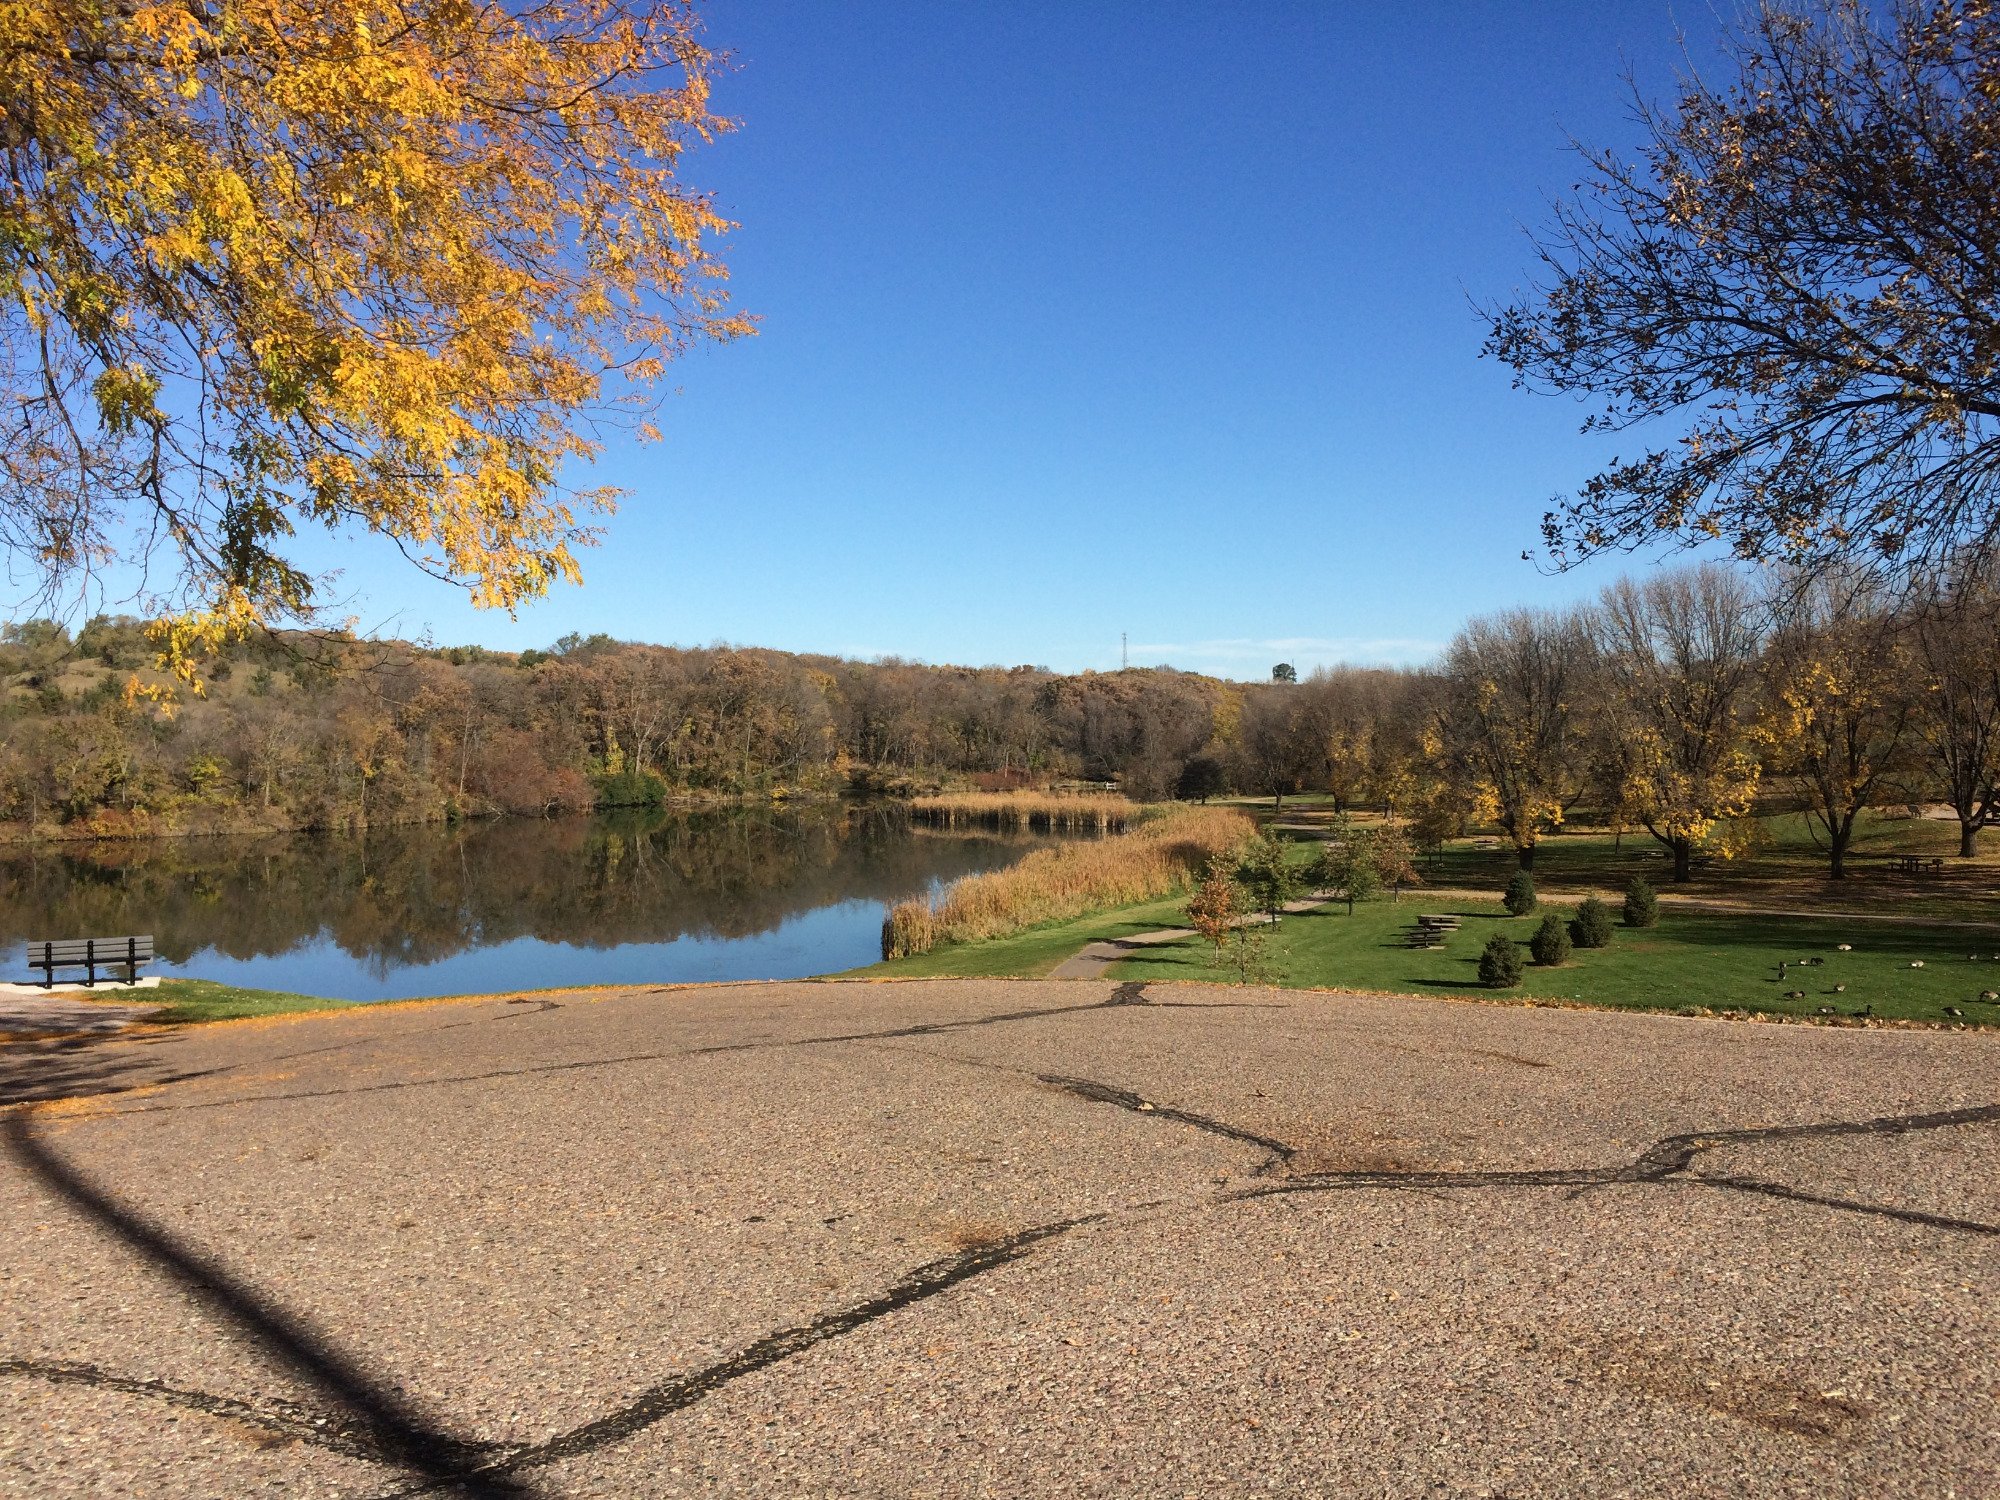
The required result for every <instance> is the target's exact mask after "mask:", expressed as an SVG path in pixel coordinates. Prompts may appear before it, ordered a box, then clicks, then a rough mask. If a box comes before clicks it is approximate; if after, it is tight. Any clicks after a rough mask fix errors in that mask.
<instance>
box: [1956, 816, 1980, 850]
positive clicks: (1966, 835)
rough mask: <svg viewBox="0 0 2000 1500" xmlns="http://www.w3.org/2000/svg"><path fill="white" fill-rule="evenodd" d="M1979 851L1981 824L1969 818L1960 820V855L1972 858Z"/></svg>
mask: <svg viewBox="0 0 2000 1500" xmlns="http://www.w3.org/2000/svg"><path fill="white" fill-rule="evenodd" d="M1978 852H1979V825H1978V824H1977V823H1974V822H1971V821H1969V820H1968V819H1965V818H1960V819H1959V820H1958V857H1959V858H1960V859H1971V858H1972V856H1973V855H1975V854H1977V853H1978Z"/></svg>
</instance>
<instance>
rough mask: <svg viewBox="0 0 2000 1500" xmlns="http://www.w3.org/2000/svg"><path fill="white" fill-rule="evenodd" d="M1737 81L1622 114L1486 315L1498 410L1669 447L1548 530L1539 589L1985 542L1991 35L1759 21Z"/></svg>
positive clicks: (1997, 76)
mask: <svg viewBox="0 0 2000 1500" xmlns="http://www.w3.org/2000/svg"><path fill="white" fill-rule="evenodd" d="M1727 56H1728V66H1729V67H1730V68H1731V69H1733V72H1734V76H1733V77H1731V78H1729V79H1727V80H1726V81H1724V82H1719V83H1711V82H1709V81H1707V80H1705V79H1702V78H1700V77H1691V78H1689V79H1688V80H1687V81H1685V82H1684V83H1683V85H1682V86H1681V87H1680V89H1679V92H1678V97H1677V98H1676V99H1675V100H1674V101H1673V103H1672V104H1671V105H1670V106H1667V107H1655V106H1652V105H1650V104H1648V103H1646V102H1645V101H1644V100H1643V99H1642V100H1640V101H1639V106H1638V119H1639V124H1640V126H1641V129H1642V133H1643V142H1642V144H1641V146H1640V147H1639V150H1638V152H1637V155H1636V157H1635V158H1633V159H1629V160H1628V159H1626V158H1625V157H1622V156H1620V155H1618V154H1616V153H1614V152H1610V151H1602V150H1593V149H1589V148H1580V150H1581V153H1582V156H1583V159H1584V162H1585V165H1586V173H1585V176H1586V180H1585V182H1583V183H1582V184H1581V185H1580V186H1579V188H1578V190H1577V193H1576V195H1575V196H1574V197H1573V198H1571V199H1569V200H1567V201H1563V202H1560V203H1558V204H1557V206H1556V208H1555V211H1554V219H1553V222H1552V224H1551V225H1550V226H1549V227H1548V229H1547V230H1546V231H1545V232H1544V233H1543V234H1542V235H1541V236H1540V237H1539V240H1538V246H1537V248H1538V250H1539V252H1540V258H1541V261H1542V264H1543V267H1544V269H1545V272H1546V276H1545V279H1544V281H1543V283H1542V284H1541V285H1538V286H1536V287H1535V288H1533V290H1532V291H1531V293H1529V294H1527V295H1525V296H1524V297H1523V298H1521V299H1520V300H1518V301H1515V302H1513V303H1511V304H1509V305H1503V306H1500V307H1497V308H1494V309H1492V310H1491V311H1490V313H1489V315H1488V316H1489V322H1490V335H1489V338H1488V341H1487V345H1486V349H1487V352H1488V353H1490V354H1493V355H1496V356H1497V357H1498V358H1499V359H1501V360H1502V361H1504V362H1505V363H1507V364H1509V365H1511V366H1512V367H1513V369H1514V371H1515V374H1516V382H1517V384H1523V385H1526V386H1529V387H1531V388H1535V389H1541V390H1547V391H1555V392H1564V393H1571V394H1583V395H1587V396H1590V397H1594V398H1597V405H1596V408H1595V410H1594V412H1593V416H1592V418H1591V420H1590V422H1589V423H1588V424H1587V430H1588V429H1589V428H1591V427H1594V428H1599V429H1608V430H1612V431H1623V430H1626V429H1631V428H1635V427H1639V426H1642V425H1646V424H1657V425H1659V426H1663V427H1666V428H1668V429H1670V432H1671V436H1670V437H1668V438H1667V439H1666V440H1664V441H1659V442H1655V443H1649V444H1648V445H1647V446H1646V447H1645V448H1643V450H1642V451H1640V452H1638V453H1636V454H1632V455H1629V456H1624V457H1620V458H1616V459H1613V460H1612V462H1611V463H1610V465H1609V466H1608V467H1606V468H1605V469H1604V470H1603V471H1602V472H1601V473H1599V474H1597V475H1596V476H1595V477H1594V478H1592V479H1590V480H1589V481H1588V482H1587V483H1585V484H1584V485H1583V486H1582V487H1581V488H1580V489H1579V490H1578V491H1577V493H1575V494H1574V495H1572V496H1570V497H1567V498H1565V499H1561V500H1559V501H1557V502H1556V507H1555V508H1554V509H1553V510H1551V511H1550V512H1549V514H1548V515H1547V517H1546V518H1545V520H1544V522H1543V532H1544V539H1545V543H1546V545H1547V548H1548V550H1549V554H1550V556H1551V557H1552V558H1553V559H1554V560H1555V562H1556V563H1557V564H1558V565H1559V566H1566V565H1569V564H1573V563H1575V562H1578V561H1580V560H1583V559H1585V558H1588V557H1591V556H1593V555H1596V554H1599V553H1602V552H1605V551H1610V550H1621V549H1630V548H1633V547H1637V546H1641V545H1644V544H1646V543H1649V542H1654V541H1657V540H1660V539H1671V540H1674V541H1678V542H1684V543H1686V542H1699V541H1702V540H1705V539H1711V538H1713V539H1720V540H1722V541H1724V542H1726V543H1727V544H1728V545H1729V546H1730V547H1732V548H1733V549H1734V551H1735V552H1736V553H1737V554H1738V555H1739V556H1742V557H1746V558H1758V559H1771V560H1778V561H1784V562H1788V563H1792V564H1803V565H1808V566H1819V565H1823V564H1825V563H1827V562H1829V561H1831V560H1834V559H1846V560H1849V561H1853V560H1856V559H1865V560H1867V561H1869V562H1871V563H1873V564H1876V565H1881V564H1884V563H1888V564H1893V565H1895V566H1897V567H1903V566H1908V565H1910V564H1912V563H1923V562H1936V561H1939V560H1941V559H1943V558H1946V557H1948V556H1951V555H1953V554H1957V553H1961V552H1963V551H1965V550H1967V549H1972V548H1982V547H1983V548H1990V547H1991V546H1992V545H1993V543H1994V542H1995V540H1996V538H2000V11H1996V7H1995V5H1994V4H1993V3H1992V0H1892V3H1890V4H1888V5H1873V4H1868V3H1865V0H1824V3H1821V4H1817V5H1815V6H1813V7H1812V8H1811V9H1801V8H1799V7H1798V6H1794V5H1790V4H1783V3H1771V0H1767V3H1764V4H1762V5H1760V6H1759V7H1758V8H1756V9H1755V10H1754V11H1753V12H1752V13H1751V16H1750V18H1749V20H1748V22H1747V24H1746V25H1745V26H1744V27H1743V28H1742V29H1741V30H1739V31H1737V32H1736V33H1734V34H1733V35H1732V36H1731V38H1730V40H1729V41H1728V43H1727Z"/></svg>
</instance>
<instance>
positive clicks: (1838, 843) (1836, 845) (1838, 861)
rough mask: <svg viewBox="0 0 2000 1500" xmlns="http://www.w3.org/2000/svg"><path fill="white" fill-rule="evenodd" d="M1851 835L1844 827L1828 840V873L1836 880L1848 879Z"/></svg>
mask: <svg viewBox="0 0 2000 1500" xmlns="http://www.w3.org/2000/svg"><path fill="white" fill-rule="evenodd" d="M1850 837H1851V834H1850V832H1849V831H1848V830H1845V829H1843V830H1841V831H1840V832H1838V833H1835V834H1834V835H1833V837H1832V838H1831V839H1830V840H1829V841H1828V842H1829V845H1830V849H1829V860H1828V870H1827V873H1828V874H1829V875H1830V876H1831V877H1832V878H1833V879H1835V880H1845V879H1847V841H1848V839H1849V838H1850Z"/></svg>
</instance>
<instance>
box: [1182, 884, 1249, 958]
mask: <svg viewBox="0 0 2000 1500" xmlns="http://www.w3.org/2000/svg"><path fill="white" fill-rule="evenodd" d="M1241 916H1242V909H1241V907H1240V905H1239V904H1238V902H1237V899H1236V882H1235V881H1234V880H1232V879H1230V872H1229V866H1228V863H1227V862H1226V861H1223V860H1219V859H1218V860H1210V861H1209V863H1208V865H1207V866H1206V868H1204V869H1203V871H1202V874H1201V884H1200V885H1199V886H1197V887H1196V888H1195V892H1194V894H1193V895H1192V896H1190V897H1189V898H1188V904H1187V917H1188V925H1189V926H1191V927H1193V928H1194V930H1195V931H1196V932H1197V933H1199V934H1200V935H1201V938H1202V941H1203V942H1206V943H1210V944H1212V945H1213V946H1214V948H1215V953H1214V955H1213V962H1214V963H1215V964H1216V965H1217V966H1218V967H1219V966H1220V965H1221V963H1222V950H1223V947H1224V945H1226V944H1227V943H1228V941H1229V933H1230V929H1231V928H1233V927H1235V926H1236V925H1237V923H1238V921H1239V920H1240V918H1241Z"/></svg>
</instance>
